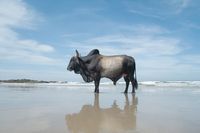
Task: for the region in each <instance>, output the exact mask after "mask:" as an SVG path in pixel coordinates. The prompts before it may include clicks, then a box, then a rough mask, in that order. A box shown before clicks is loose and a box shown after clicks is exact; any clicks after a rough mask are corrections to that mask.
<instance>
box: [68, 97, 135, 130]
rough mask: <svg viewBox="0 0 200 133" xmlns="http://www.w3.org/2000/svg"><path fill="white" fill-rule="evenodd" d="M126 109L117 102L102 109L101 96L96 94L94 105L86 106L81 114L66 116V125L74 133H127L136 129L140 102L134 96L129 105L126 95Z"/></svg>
mask: <svg viewBox="0 0 200 133" xmlns="http://www.w3.org/2000/svg"><path fill="white" fill-rule="evenodd" d="M125 100H126V102H125V105H124V109H120V108H119V107H118V105H117V104H116V102H115V101H114V102H113V105H112V106H111V107H110V108H105V109H103V108H100V105H99V94H95V100H94V105H93V106H92V105H84V106H83V107H82V109H81V111H80V112H79V113H76V114H69V115H66V124H67V126H68V128H69V130H70V131H71V132H72V133H99V132H121V133H122V132H125V131H132V130H133V129H135V127H136V114H135V113H136V110H137V103H138V100H137V98H136V97H135V95H134V94H132V101H131V103H129V98H128V95H127V94H125Z"/></svg>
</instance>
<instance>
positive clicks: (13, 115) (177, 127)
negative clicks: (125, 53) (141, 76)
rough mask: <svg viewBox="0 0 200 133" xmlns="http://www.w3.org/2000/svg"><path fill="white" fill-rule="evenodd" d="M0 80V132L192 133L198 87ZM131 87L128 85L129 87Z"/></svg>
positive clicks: (199, 124)
mask: <svg viewBox="0 0 200 133" xmlns="http://www.w3.org/2000/svg"><path fill="white" fill-rule="evenodd" d="M123 90H124V85H117V86H113V85H101V86H100V92H101V93H100V94H94V93H93V86H81V85H80V86H79V85H68V86H37V85H25V86H16V85H14V86H5V85H0V133H130V132H131V133H198V132H200V115H199V112H200V88H191V87H185V88H180V87H154V86H140V89H139V90H137V92H136V94H131V93H128V94H127V95H125V94H123V93H121V92H123ZM129 91H131V90H129Z"/></svg>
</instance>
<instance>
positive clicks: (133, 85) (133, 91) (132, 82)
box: [131, 80, 135, 93]
mask: <svg viewBox="0 0 200 133" xmlns="http://www.w3.org/2000/svg"><path fill="white" fill-rule="evenodd" d="M131 84H132V93H135V82H134V80H131Z"/></svg>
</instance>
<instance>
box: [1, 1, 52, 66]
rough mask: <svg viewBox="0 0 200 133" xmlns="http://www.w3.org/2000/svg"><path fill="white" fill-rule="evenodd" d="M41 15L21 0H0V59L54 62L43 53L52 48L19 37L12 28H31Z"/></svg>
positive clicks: (43, 62) (50, 50) (25, 61)
mask: <svg viewBox="0 0 200 133" xmlns="http://www.w3.org/2000/svg"><path fill="white" fill-rule="evenodd" d="M40 19H41V17H40V15H39V14H38V13H36V11H34V10H33V9H32V8H31V7H29V6H28V5H27V4H26V3H25V2H23V1H22V0H0V60H18V61H19V62H24V63H36V64H37V63H40V64H41V63H42V64H55V62H56V60H54V59H53V58H50V57H48V56H46V55H45V53H48V52H53V51H54V48H53V47H52V46H50V45H48V44H43V43H40V42H38V41H36V40H31V39H21V38H20V37H19V35H18V33H17V32H16V31H15V30H14V28H25V29H29V30H30V29H32V28H34V26H35V23H36V21H38V20H40Z"/></svg>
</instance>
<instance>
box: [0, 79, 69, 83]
mask: <svg viewBox="0 0 200 133" xmlns="http://www.w3.org/2000/svg"><path fill="white" fill-rule="evenodd" d="M61 82H62V83H67V81H44V80H32V79H9V80H0V83H61Z"/></svg>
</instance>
